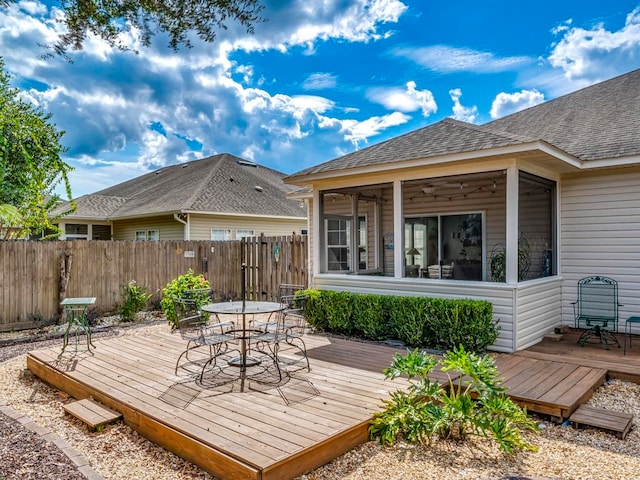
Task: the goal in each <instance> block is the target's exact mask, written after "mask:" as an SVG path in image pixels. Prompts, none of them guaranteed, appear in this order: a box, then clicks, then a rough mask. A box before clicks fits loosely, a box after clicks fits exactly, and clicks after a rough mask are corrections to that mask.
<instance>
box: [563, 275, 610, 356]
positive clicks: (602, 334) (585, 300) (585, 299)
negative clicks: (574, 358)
mask: <svg viewBox="0 0 640 480" xmlns="http://www.w3.org/2000/svg"><path fill="white" fill-rule="evenodd" d="M571 304H572V305H573V314H574V318H575V327H576V328H578V329H584V331H583V332H582V334H581V335H580V338H579V340H578V343H579V344H580V346H581V347H584V345H585V344H586V343H593V342H591V340H593V339H594V338H597V339H598V343H602V344H604V346H605V347H606V348H607V350H609V344H610V343H615V344H616V345H618V348H620V342H619V341H618V339H617V338H616V335H615V334H616V333H617V332H618V309H619V307H621V306H622V305H621V304H620V303H618V282H617V281H615V280H614V279H612V278H609V277H602V276H591V277H585V278H583V279H581V280H580V281H579V282H578V300H576V301H575V302H572V303H571Z"/></svg>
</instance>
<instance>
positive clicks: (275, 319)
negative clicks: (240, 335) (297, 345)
mask: <svg viewBox="0 0 640 480" xmlns="http://www.w3.org/2000/svg"><path fill="white" fill-rule="evenodd" d="M283 322H284V315H283V312H282V311H279V312H275V315H270V316H269V319H268V320H267V321H266V322H254V323H253V325H252V329H254V330H256V331H260V333H257V334H254V335H253V336H252V337H251V342H252V344H253V347H252V348H253V350H255V351H257V352H260V353H262V354H264V355H266V356H268V357H269V358H271V360H272V361H273V364H274V366H275V368H276V372H277V374H278V381H280V380H282V371H281V370H280V359H279V357H278V352H279V350H280V344H281V343H282V342H284V341H285V334H284V330H283V328H284V323H283Z"/></svg>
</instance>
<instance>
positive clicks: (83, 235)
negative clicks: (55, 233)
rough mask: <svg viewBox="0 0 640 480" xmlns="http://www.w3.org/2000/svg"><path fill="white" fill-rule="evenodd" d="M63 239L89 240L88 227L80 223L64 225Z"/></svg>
mask: <svg viewBox="0 0 640 480" xmlns="http://www.w3.org/2000/svg"><path fill="white" fill-rule="evenodd" d="M64 238H65V239H67V240H89V225H87V224H82V223H67V224H65V226H64Z"/></svg>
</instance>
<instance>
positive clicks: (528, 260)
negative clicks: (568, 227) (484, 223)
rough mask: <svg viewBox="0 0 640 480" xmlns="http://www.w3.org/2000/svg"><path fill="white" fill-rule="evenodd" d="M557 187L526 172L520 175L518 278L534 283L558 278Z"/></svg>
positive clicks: (550, 181)
mask: <svg viewBox="0 0 640 480" xmlns="http://www.w3.org/2000/svg"><path fill="white" fill-rule="evenodd" d="M555 191H556V185H555V182H554V181H552V180H547V179H544V178H541V177H538V176H536V175H532V174H530V173H527V172H522V171H521V172H520V175H519V186H518V194H519V199H518V201H519V207H518V231H519V232H520V237H519V239H518V258H519V266H518V277H519V278H518V279H519V280H520V281H522V280H531V279H535V278H541V277H548V276H551V275H555V274H556V272H555V266H554V264H555V255H554V252H555V250H556V248H555V244H556V233H555V228H554V225H555V220H554V218H555V217H554V210H555Z"/></svg>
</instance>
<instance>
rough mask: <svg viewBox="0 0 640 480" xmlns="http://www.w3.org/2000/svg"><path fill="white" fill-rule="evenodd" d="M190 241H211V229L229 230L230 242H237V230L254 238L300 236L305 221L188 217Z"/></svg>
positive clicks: (305, 225) (210, 216) (302, 218)
mask: <svg viewBox="0 0 640 480" xmlns="http://www.w3.org/2000/svg"><path fill="white" fill-rule="evenodd" d="M189 223H190V227H191V238H190V240H211V229H212V228H216V229H222V230H231V240H237V238H236V231H237V230H252V231H253V232H254V234H255V235H256V236H258V235H261V234H264V235H266V236H267V237H275V236H280V235H291V234H292V233H295V234H296V235H300V234H301V233H302V230H303V229H305V230H306V229H307V228H308V227H307V219H306V218H305V217H301V218H300V219H281V218H260V217H237V216H231V215H197V214H190V215H189Z"/></svg>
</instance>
